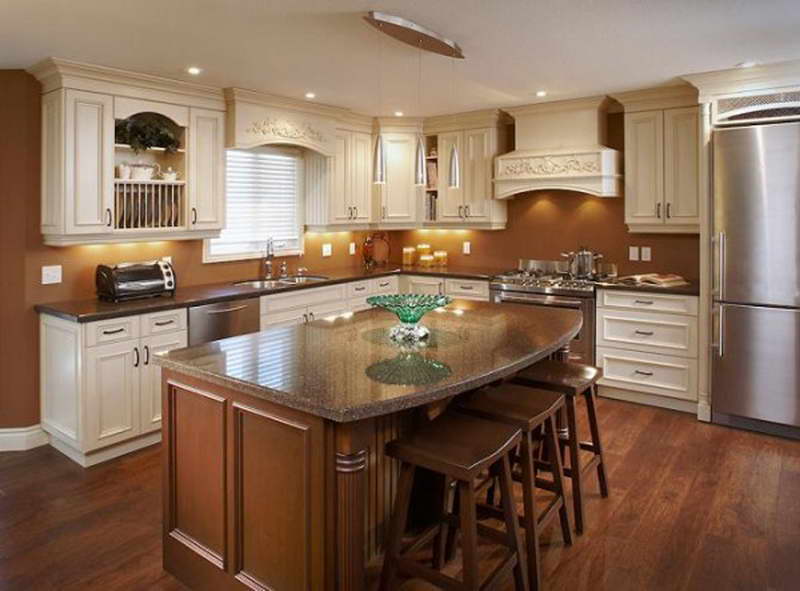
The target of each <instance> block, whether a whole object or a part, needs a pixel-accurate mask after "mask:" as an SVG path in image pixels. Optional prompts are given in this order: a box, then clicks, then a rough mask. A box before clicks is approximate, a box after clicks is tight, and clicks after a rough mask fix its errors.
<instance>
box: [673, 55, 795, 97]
mask: <svg viewBox="0 0 800 591" xmlns="http://www.w3.org/2000/svg"><path fill="white" fill-rule="evenodd" d="M681 78H682V79H683V80H686V81H687V82H688V83H689V84H691V85H693V86H694V87H695V88H697V90H698V91H699V94H700V102H704V103H705V102H711V101H713V100H714V99H715V98H718V97H720V96H731V95H742V94H748V93H756V94H757V93H759V91H765V90H777V89H780V88H785V87H798V86H800V60H790V61H785V62H777V63H774V64H764V65H760V66H753V67H752V68H731V69H728V70H717V71H715V72H700V73H697V74H687V75H686V76H681Z"/></svg>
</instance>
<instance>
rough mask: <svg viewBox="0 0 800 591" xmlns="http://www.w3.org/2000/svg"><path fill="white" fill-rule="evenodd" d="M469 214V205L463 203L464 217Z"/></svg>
mask: <svg viewBox="0 0 800 591" xmlns="http://www.w3.org/2000/svg"><path fill="white" fill-rule="evenodd" d="M469 215H470V214H469V205H465V206H464V217H465V218H468V217H469Z"/></svg>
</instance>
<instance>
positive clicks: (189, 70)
mask: <svg viewBox="0 0 800 591" xmlns="http://www.w3.org/2000/svg"><path fill="white" fill-rule="evenodd" d="M186 73H187V74H191V75H192V76H199V75H200V74H202V73H203V69H202V68H198V67H197V66H189V67H188V68H186Z"/></svg>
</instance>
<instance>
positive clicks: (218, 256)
mask: <svg viewBox="0 0 800 591" xmlns="http://www.w3.org/2000/svg"><path fill="white" fill-rule="evenodd" d="M225 175H226V178H225V192H226V220H225V229H224V230H222V232H221V234H220V237H219V238H213V239H210V240H206V241H205V249H204V261H206V262H217V261H233V260H239V259H253V258H258V257H261V256H263V255H264V251H265V249H266V245H267V239H268V238H272V239H273V241H274V244H275V254H277V255H290V254H300V253H301V252H302V250H303V242H302V241H303V231H302V228H303V226H302V219H303V211H302V204H303V153H302V152H301V151H300V150H296V149H291V148H283V147H281V148H278V147H271V146H270V147H268V146H260V147H258V148H252V149H249V150H228V151H227V153H226V163H225Z"/></svg>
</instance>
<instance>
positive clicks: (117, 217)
mask: <svg viewBox="0 0 800 591" xmlns="http://www.w3.org/2000/svg"><path fill="white" fill-rule="evenodd" d="M185 198H186V181H163V180H147V181H141V180H127V179H126V180H122V179H115V180H114V209H115V211H114V228H115V229H117V230H138V229H145V228H147V229H159V228H180V227H183V226H184V225H185V220H184V219H183V212H184V211H185V208H184V205H185V203H184V200H185Z"/></svg>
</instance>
